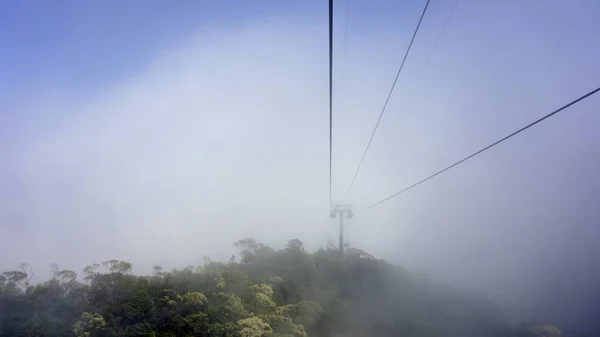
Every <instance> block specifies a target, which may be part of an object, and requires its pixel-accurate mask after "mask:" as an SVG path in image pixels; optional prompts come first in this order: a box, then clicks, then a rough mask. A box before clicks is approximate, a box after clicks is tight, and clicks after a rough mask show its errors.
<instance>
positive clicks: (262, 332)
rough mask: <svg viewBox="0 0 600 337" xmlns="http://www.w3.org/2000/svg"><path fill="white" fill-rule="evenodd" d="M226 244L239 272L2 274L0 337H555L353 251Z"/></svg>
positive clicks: (113, 269) (210, 264) (108, 264)
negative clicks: (36, 277)
mask: <svg viewBox="0 0 600 337" xmlns="http://www.w3.org/2000/svg"><path fill="white" fill-rule="evenodd" d="M235 245H236V246H237V247H238V248H239V249H240V256H241V262H239V263H237V262H235V261H236V260H235V258H232V259H230V260H229V261H228V262H224V263H219V262H214V261H210V259H205V260H204V263H203V264H202V265H200V266H188V267H186V268H184V269H181V270H177V269H175V270H171V271H165V270H163V269H162V268H161V267H159V266H156V267H154V273H153V275H151V276H136V275H132V274H131V270H132V265H131V264H130V263H128V262H125V261H119V260H108V261H105V262H103V263H99V264H92V265H89V266H87V267H86V268H85V269H84V270H83V280H84V283H80V282H78V281H77V274H76V273H75V272H73V271H70V270H61V269H60V268H59V267H58V265H56V264H52V265H51V279H50V280H48V281H47V282H44V283H40V284H37V285H35V286H30V285H29V284H28V280H29V279H30V275H29V273H30V272H29V271H27V269H26V265H24V266H22V268H21V270H15V271H7V272H4V273H2V274H0V337H5V336H28V337H29V336H31V337H36V336H40V337H41V336H63V337H95V336H98V337H100V336H102V337H113V336H119V337H121V336H123V337H142V336H144V337H175V336H177V337H179V336H183V337H188V336H189V337H191V336H227V337H259V336H274V337H275V336H277V337H283V336H286V337H306V336H316V337H325V336H342V335H343V336H351V337H354V336H409V337H410V336H413V337H425V336H445V335H463V336H467V335H469V333H471V331H475V333H476V334H477V335H482V336H483V335H485V336H507V337H510V336H514V337H521V336H538V337H542V336H543V337H559V336H561V334H560V330H558V329H556V328H555V327H553V326H543V327H536V328H533V329H527V328H513V327H511V326H509V325H508V324H506V323H502V322H501V320H499V317H500V314H499V313H498V312H497V310H495V309H494V307H493V305H491V304H490V303H489V302H488V301H486V300H485V299H483V298H480V297H478V296H474V295H472V294H468V293H464V292H461V291H458V290H455V289H452V288H449V287H444V286H440V285H435V284H433V283H432V282H429V281H427V282H424V281H422V280H420V279H418V278H417V277H414V276H412V275H411V274H410V273H408V272H406V271H404V270H402V269H401V268H397V267H394V266H392V265H390V264H388V263H386V262H384V261H381V260H377V259H376V258H374V257H373V256H372V255H370V254H368V253H366V252H364V251H362V250H359V249H356V248H352V247H348V249H347V251H346V254H345V256H344V258H342V256H341V255H340V254H339V252H337V251H336V250H335V249H321V250H319V251H317V252H315V253H307V252H306V251H305V250H304V246H303V244H302V242H301V241H299V240H291V241H289V242H288V244H287V246H286V248H284V249H282V250H278V251H275V250H273V249H272V248H270V247H267V246H265V245H263V244H261V243H258V242H256V241H255V240H253V239H245V240H240V241H238V242H236V243H235ZM473 327H475V328H473ZM471 329H474V330H471Z"/></svg>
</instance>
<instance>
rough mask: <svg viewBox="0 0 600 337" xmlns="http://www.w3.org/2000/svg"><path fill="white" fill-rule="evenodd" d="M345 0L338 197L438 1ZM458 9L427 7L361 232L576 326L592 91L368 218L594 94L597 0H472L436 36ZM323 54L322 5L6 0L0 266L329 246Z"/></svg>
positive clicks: (599, 139) (350, 225) (592, 139)
mask: <svg viewBox="0 0 600 337" xmlns="http://www.w3.org/2000/svg"><path fill="white" fill-rule="evenodd" d="M349 1H350V2H349V3H347V2H346V1H339V2H337V1H336V3H335V18H334V26H335V29H334V30H335V32H334V45H335V51H334V118H333V122H334V123H333V181H332V184H333V199H334V202H341V199H342V198H343V195H344V194H345V192H346V189H347V188H348V184H349V183H350V181H351V179H352V176H353V174H354V171H355V169H356V166H357V165H358V162H359V160H360V157H361V155H362V152H363V151H364V148H365V146H366V144H367V142H368V140H369V137H370V135H371V132H372V130H373V127H374V125H375V122H376V120H377V117H378V116H379V113H380V112H381V109H382V106H383V103H384V101H385V98H386V96H387V94H388V92H389V90H390V86H391V84H392V82H393V80H394V77H395V75H396V72H397V70H398V67H399V65H400V62H401V60H402V57H403V55H404V52H405V50H406V47H407V45H408V43H409V41H410V38H411V34H412V31H413V29H414V27H415V25H416V23H417V21H418V18H419V15H420V11H421V10H422V8H423V6H424V1H422V0H419V1H417V0H407V1H391V0H390V1H383V0H382V1H371V2H366V1H357V0H349ZM454 3H455V1H454V0H437V1H432V2H431V4H430V7H429V9H428V11H427V14H426V16H425V18H424V21H423V24H422V26H421V30H420V31H419V34H418V35H417V37H416V40H415V43H414V45H413V48H412V50H411V52H410V54H409V56H408V59H407V62H406V65H405V68H404V70H403V72H402V74H401V75H400V78H399V81H398V84H397V85H396V88H395V90H394V92H393V95H392V98H391V100H390V103H389V105H388V107H387V109H386V112H385V114H384V116H383V119H382V122H381V125H380V126H379V128H378V131H377V134H376V135H375V138H374V140H373V143H372V145H371V148H370V150H369V152H368V154H367V156H366V159H365V162H364V164H363V166H362V168H361V171H360V172H359V175H358V177H357V180H356V183H355V185H354V187H353V189H352V191H351V193H350V195H349V197H348V200H347V202H348V203H351V204H352V205H354V208H355V217H354V218H353V219H349V220H347V221H346V230H345V234H346V238H347V241H348V242H349V243H350V244H351V245H353V246H356V247H359V248H361V249H364V250H366V251H369V252H372V253H373V254H374V255H376V256H378V257H381V258H385V259H386V260H388V261H390V262H393V263H396V264H400V265H403V266H406V267H409V268H414V269H416V270H421V271H423V272H427V273H431V274H432V275H434V276H435V277H437V278H439V279H442V280H445V281H447V282H451V283H453V284H456V285H459V286H463V287H472V288H475V289H478V290H481V291H484V292H486V293H487V294H489V295H490V296H494V297H496V298H499V299H501V300H503V301H504V302H506V303H509V302H510V301H513V300H515V299H527V300H528V301H525V302H526V303H527V305H524V306H523V308H522V311H523V312H531V313H533V312H535V310H537V308H539V307H546V308H547V307H548V303H555V302H553V301H557V299H561V300H563V299H564V301H565V303H570V304H569V305H565V306H562V308H556V310H559V309H561V310H562V311H560V312H558V311H557V313H556V315H562V316H561V317H566V316H568V315H571V316H577V315H576V314H579V313H581V312H582V311H585V308H584V307H585V305H587V304H586V303H587V302H585V301H584V300H583V299H584V298H587V297H589V296H588V295H590V294H592V293H594V294H597V293H596V292H595V291H596V290H597V289H595V288H594V286H595V285H596V284H599V282H600V276H599V275H597V273H596V272H595V270H597V269H598V267H599V266H598V262H597V261H596V259H594V258H593V257H594V256H595V255H597V254H598V253H600V252H599V251H598V250H600V248H597V247H595V246H597V245H596V242H597V241H598V239H600V230H598V229H597V227H598V226H597V225H598V224H599V221H600V211H599V210H598V208H597V207H596V202H595V200H598V198H600V179H598V177H597V174H596V173H597V172H598V171H599V170H600V132H598V129H599V126H600V115H599V114H598V111H600V95H596V96H593V97H591V98H589V99H586V100H585V101H583V102H581V103H579V104H577V105H576V106H573V107H572V108H569V109H568V110H565V111H564V112H562V113H560V114H558V115H556V116H555V117H553V118H551V119H549V120H546V121H544V122H542V123H540V124H539V125H537V126H535V127H534V128H531V129H530V130H528V131H526V132H524V133H522V134H519V135H517V136H515V137H514V138H511V139H510V140H508V141H506V142H504V143H502V144H500V145H498V146H496V147H494V148H493V149H491V150H489V151H487V152H485V153H483V154H481V155H479V156H477V157H475V158H473V159H472V160H470V161H467V162H465V163H464V164H462V165H460V166H458V167H456V168H454V169H452V170H450V171H448V172H446V173H444V174H443V175H440V176H438V177H436V178H434V179H432V180H430V181H428V182H427V183H425V184H423V185H420V186H419V187H417V188H415V189H413V190H410V191H409V192H407V193H405V194H402V195H400V196H398V197H395V198H393V199H390V200H388V201H386V202H385V203H383V204H381V205H379V206H376V207H373V208H371V209H369V210H364V208H365V207H366V206H368V205H370V204H372V203H374V202H376V201H378V200H381V199H383V198H385V197H387V196H388V195H391V194H393V193H395V192H397V191H399V190H401V189H402V188H404V187H406V186H408V185H410V184H412V183H413V182H415V181H418V180H420V179H422V178H424V177H426V176H428V175H430V174H432V173H434V172H435V171H437V170H439V169H441V168H443V167H445V166H447V165H449V164H451V163H453V162H454V161H457V160H459V159H461V158H463V157H465V156H467V155H468V154H470V153H472V152H474V151H476V150H479V149H480V148H482V147H484V146H486V145H488V144H489V143H491V142H493V141H495V140H497V139H499V138H501V137H503V136H504V135H506V134H508V133H510V132H512V131H514V130H516V129H518V128H520V127H521V126H523V125H526V124H528V123H529V122H531V121H533V120H535V119H537V118H539V117H541V116H543V115H545V114H547V113H549V112H550V111H552V110H554V109H557V108H559V107H560V106H562V105H564V104H566V103H568V102H569V101H571V100H574V99H576V98H577V97H579V96H581V95H583V94H585V93H587V92H589V91H591V90H593V89H595V88H596V87H598V86H599V85H600V82H599V79H600V76H599V75H600V64H598V62H597V61H596V60H598V59H600V45H599V44H598V43H597V42H598V37H597V35H598V32H599V31H600V22H599V21H598V20H596V19H597V17H598V16H599V15H600V3H598V2H597V1H591V0H589V1H573V2H571V1H569V2H567V1H558V0H553V1H546V2H544V6H540V4H539V2H535V1H516V0H508V1H474V0H462V1H460V2H459V3H458V6H457V7H456V10H455V12H454V14H453V15H452V16H451V17H450V21H449V23H448V25H447V27H446V28H445V30H444V31H443V34H442V35H441V37H440V39H439V42H438V43H437V44H436V40H437V39H438V36H439V34H440V32H441V31H442V27H443V26H444V23H445V22H446V20H447V18H448V16H449V14H450V13H451V11H452V8H453V6H454ZM346 23H347V30H346ZM327 43H328V40H327V3H326V2H325V1H312V0H311V1H302V2H300V1H298V2H292V1H257V2H252V3H250V2H245V1H213V2H210V1H192V0H181V1H177V2H169V1H141V0H131V1H127V2H123V1H116V0H108V1H102V2H100V1H86V2H83V1H55V2H52V3H49V2H45V1H41V0H38V1H33V0H31V1H16V0H5V1H1V2H0V158H1V165H0V244H1V245H2V247H3V248H4V251H5V252H6V253H5V254H2V255H0V268H1V269H3V270H5V269H10V268H15V267H16V266H17V265H18V263H20V262H23V261H26V262H29V263H30V264H31V265H32V266H33V267H34V269H35V270H36V271H38V270H39V272H38V273H37V274H38V275H44V276H45V274H44V273H46V270H49V268H48V266H49V264H50V263H51V262H56V263H58V264H59V265H60V266H61V267H64V268H71V269H74V270H76V271H80V270H81V269H82V268H83V267H84V266H85V265H87V264H91V263H97V262H101V261H105V260H109V259H113V258H116V259H122V260H127V261H132V262H133V263H134V269H136V270H137V271H139V272H144V271H148V270H150V268H151V267H152V266H153V265H162V266H165V267H183V266H185V265H188V264H200V263H201V261H202V258H203V257H204V256H210V257H211V258H213V259H216V260H219V259H227V258H228V257H229V256H230V255H231V254H234V253H235V249H234V247H233V245H232V243H233V242H234V241H236V240H238V239H242V238H245V237H254V238H256V239H257V240H259V241H261V242H264V243H266V244H269V245H271V246H273V247H282V246H283V245H284V244H285V243H286V242H287V241H288V240H291V239H294V238H298V239H300V240H302V241H303V242H304V243H305V245H306V246H307V247H308V248H309V249H317V248H318V247H320V246H322V245H324V244H326V243H327V242H328V240H329V239H333V240H335V239H336V236H337V227H336V226H337V222H335V221H334V220H331V219H329V217H328V214H329V207H328V200H329V195H328V193H329V181H328V178H329V172H328V165H329V163H328V159H329V152H328V151H329V144H328V141H329V133H328V132H329V129H328V128H329V125H328V113H329V112H328V95H327V94H328V77H327V75H328V68H327V67H328V63H327V62H328V54H327V53H328V49H327V47H328V44H327ZM434 46H435V48H433V47H434ZM576 307H577V308H578V309H577V310H579V311H577V310H576ZM581 308H583V309H581ZM575 313H576V314H575ZM578 319H581V318H579V317H578V316H577V317H574V318H572V321H577V320H578Z"/></svg>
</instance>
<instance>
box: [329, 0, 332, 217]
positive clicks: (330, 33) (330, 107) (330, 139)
mask: <svg viewBox="0 0 600 337" xmlns="http://www.w3.org/2000/svg"><path fill="white" fill-rule="evenodd" d="M332 159H333V0H329V208H330V209H331V205H332V201H331V172H332Z"/></svg>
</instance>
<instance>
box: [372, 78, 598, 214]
mask: <svg viewBox="0 0 600 337" xmlns="http://www.w3.org/2000/svg"><path fill="white" fill-rule="evenodd" d="M598 91H600V87H598V88H596V89H594V90H592V91H590V92H588V93H587V94H585V95H583V96H581V97H579V98H577V99H576V100H574V101H571V102H570V103H568V104H566V105H563V106H562V107H560V108H558V109H556V110H554V111H552V112H551V113H549V114H547V115H545V116H544V117H542V118H540V119H538V120H536V121H534V122H532V123H530V124H528V125H526V126H524V127H522V128H520V129H519V130H517V131H514V132H513V133H511V134H509V135H508V136H505V137H504V138H502V139H499V140H497V141H495V142H494V143H492V144H490V145H488V146H486V147H484V148H483V149H481V150H479V151H477V152H475V153H473V154H471V155H469V156H467V157H465V158H463V159H461V160H459V161H457V162H456V163H454V164H452V165H450V166H448V167H446V168H444V169H442V170H440V171H438V172H436V173H434V174H432V175H430V176H429V177H427V178H425V179H423V180H421V181H419V182H416V183H414V184H412V185H410V186H408V187H407V188H405V189H403V190H401V191H399V192H396V193H394V194H392V195H390V196H389V197H386V198H384V199H381V200H380V201H378V202H376V203H374V204H372V205H370V206H368V207H366V208H365V210H367V209H369V208H371V207H374V206H377V205H379V204H381V203H383V202H385V201H387V200H390V199H392V198H393V197H396V196H398V195H400V194H402V193H404V192H406V191H408V190H410V189H412V188H413V187H416V186H418V185H421V184H422V183H424V182H426V181H427V180H429V179H432V178H434V177H436V176H438V175H440V174H442V173H444V172H446V171H448V170H450V169H451V168H453V167H455V166H457V165H459V164H462V163H464V162H465V161H467V160H469V159H471V158H473V157H475V156H476V155H478V154H480V153H482V152H484V151H486V150H488V149H490V148H492V147H494V146H496V145H498V144H500V143H502V142H503V141H505V140H507V139H509V138H511V137H512V136H515V135H517V134H519V133H521V132H523V131H525V130H527V129H529V128H530V127H532V126H534V125H536V124H538V123H540V122H542V121H543V120H545V119H548V118H550V117H552V116H554V115H556V114H558V113H559V112H561V111H563V110H565V109H567V108H569V107H571V106H572V105H575V104H576V103H579V102H581V101H583V100H584V99H586V98H588V97H590V96H592V95H594V94H596V93H597V92H598Z"/></svg>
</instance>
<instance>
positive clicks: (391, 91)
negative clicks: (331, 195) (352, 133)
mask: <svg viewBox="0 0 600 337" xmlns="http://www.w3.org/2000/svg"><path fill="white" fill-rule="evenodd" d="M429 2H430V0H427V2H426V3H425V7H424V8H423V12H422V13H421V17H420V18H419V22H418V23H417V27H416V28H415V31H414V33H413V35H412V38H411V40H410V43H409V44H408V48H407V49H406V53H405V54H404V58H403V59H402V63H401V64H400V68H399V69H398V72H397V73H396V78H395V79H394V82H393V83H392V88H391V89H390V92H389V93H388V95H387V98H386V100H385V103H384V104H383V109H382V110H381V113H380V114H379V118H378V119H377V123H376V124H375V128H374V129H373V133H372V134H371V138H370V139H369V142H368V143H367V147H366V148H365V152H364V153H363V155H362V158H361V159H360V162H359V164H358V167H357V168H356V172H355V173H354V177H353V178H352V181H351V182H350V186H349V187H348V191H347V192H346V195H345V196H344V200H346V198H347V197H348V195H349V194H350V191H351V190H352V186H354V181H355V180H356V176H357V175H358V172H359V171H360V168H361V166H362V164H363V161H364V160H365V156H366V155H367V152H368V151H369V147H370V146H371V142H372V141H373V137H374V136H375V132H376V131H377V128H378V127H379V123H380V122H381V118H382V117H383V113H384V112H385V109H386V108H387V105H388V103H389V101H390V97H392V93H393V92H394V88H395V87H396V83H397V82H398V77H400V73H401V72H402V69H403V68H404V63H405V62H406V58H407V57H408V54H409V53H410V49H411V48H412V45H413V42H414V41H415V37H416V36H417V33H418V32H419V28H420V27H421V22H422V21H423V17H424V16H425V13H426V12H427V8H428V7H429Z"/></svg>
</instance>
